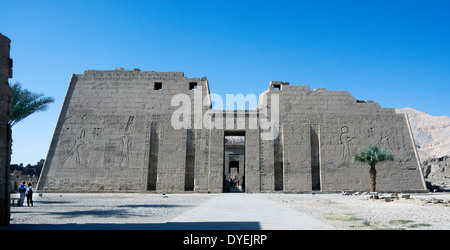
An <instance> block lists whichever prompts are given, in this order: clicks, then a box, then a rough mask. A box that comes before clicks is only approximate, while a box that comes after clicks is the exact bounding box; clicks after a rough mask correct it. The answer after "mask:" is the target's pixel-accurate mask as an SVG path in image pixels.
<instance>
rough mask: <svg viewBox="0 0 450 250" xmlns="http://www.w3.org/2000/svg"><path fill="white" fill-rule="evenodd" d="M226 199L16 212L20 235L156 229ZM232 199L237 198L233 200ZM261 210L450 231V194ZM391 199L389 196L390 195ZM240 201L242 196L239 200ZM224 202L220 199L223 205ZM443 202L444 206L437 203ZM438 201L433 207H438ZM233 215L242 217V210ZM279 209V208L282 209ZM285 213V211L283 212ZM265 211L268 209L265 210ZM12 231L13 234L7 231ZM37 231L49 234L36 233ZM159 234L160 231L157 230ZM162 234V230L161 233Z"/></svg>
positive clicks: (57, 200) (53, 200)
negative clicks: (110, 226) (103, 227)
mask: <svg viewBox="0 0 450 250" xmlns="http://www.w3.org/2000/svg"><path fill="white" fill-rule="evenodd" d="M220 195H223V194H168V195H167V196H168V198H164V197H163V196H162V195H161V194H148V193H144V194H127V193H108V194H99V193H96V194H86V193H83V194H76V193H70V194H68V193H62V194H58V193H44V194H43V195H42V197H41V196H39V195H38V194H36V195H35V196H34V206H33V207H31V206H30V207H28V206H27V204H26V201H25V206H24V207H12V208H11V222H10V223H11V225H12V226H16V227H15V229H20V227H22V228H26V227H27V225H28V226H32V225H43V224H45V225H80V224H86V223H97V224H99V223H103V224H105V223H106V224H107V223H114V224H115V225H118V228H120V225H121V224H128V225H131V224H135V225H136V224H143V223H147V224H152V223H155V225H157V223H160V225H163V223H166V224H167V222H170V221H171V220H173V219H175V218H177V217H179V216H181V215H186V214H188V213H187V212H189V211H191V210H193V209H194V208H197V207H199V206H200V205H204V204H209V203H210V202H208V201H211V200H212V199H213V198H216V199H214V200H218V199H217V197H218V196H220ZM227 195H231V196H228V197H233V196H232V195H233V194H227ZM246 195H248V196H247V197H253V196H256V197H255V198H257V199H255V200H261V201H263V203H262V204H270V202H272V203H276V204H279V205H281V206H283V207H287V208H290V209H295V210H296V211H298V212H299V213H301V214H303V215H306V216H309V217H311V218H314V219H317V220H318V221H320V222H321V223H326V224H328V225H331V226H332V227H334V228H335V229H350V230H374V229H406V230H414V229H421V230H449V229H450V204H449V203H448V201H449V200H450V194H449V193H433V194H431V193H428V194H411V198H410V199H398V200H394V201H391V202H386V201H384V200H374V199H369V198H368V196H367V195H352V196H342V195H341V194H315V195H313V194H281V193H272V194H246ZM387 196H389V195H387ZM236 197H238V196H236ZM219 200H220V199H219ZM438 200H441V201H443V203H437V204H434V203H436V201H438ZM433 201H434V202H433ZM232 205H233V206H236V208H235V209H234V210H233V212H234V213H239V211H240V210H239V209H243V210H242V211H244V210H245V209H246V208H245V206H241V207H239V204H232ZM278 207H279V206H278ZM280 210H281V209H280ZM261 211H264V209H261ZM5 229H8V228H5ZM35 229H46V228H42V227H41V228H39V227H36V228H35ZM153 229H155V228H153ZM156 229H157V228H156Z"/></svg>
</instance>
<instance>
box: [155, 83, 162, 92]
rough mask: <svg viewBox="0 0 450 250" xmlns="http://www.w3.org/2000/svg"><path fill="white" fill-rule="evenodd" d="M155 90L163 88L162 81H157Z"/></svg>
mask: <svg viewBox="0 0 450 250" xmlns="http://www.w3.org/2000/svg"><path fill="white" fill-rule="evenodd" d="M154 89H155V90H162V82H155V88H154Z"/></svg>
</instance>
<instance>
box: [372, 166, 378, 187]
mask: <svg viewBox="0 0 450 250" xmlns="http://www.w3.org/2000/svg"><path fill="white" fill-rule="evenodd" d="M376 179H377V170H376V169H375V165H373V166H372V165H371V166H370V192H376V191H375V190H376V185H377V182H376Z"/></svg>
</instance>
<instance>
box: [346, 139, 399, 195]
mask: <svg viewBox="0 0 450 250" xmlns="http://www.w3.org/2000/svg"><path fill="white" fill-rule="evenodd" d="M385 161H394V155H393V154H391V153H389V152H387V151H386V149H381V148H379V147H377V146H369V148H368V149H366V150H364V151H363V152H361V153H359V154H357V155H355V156H353V158H352V162H362V163H368V164H369V165H370V192H375V190H376V185H377V183H376V178H377V170H376V169H375V166H376V165H377V164H378V163H380V162H385Z"/></svg>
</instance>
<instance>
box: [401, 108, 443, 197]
mask: <svg viewBox="0 0 450 250" xmlns="http://www.w3.org/2000/svg"><path fill="white" fill-rule="evenodd" d="M396 112H397V113H399V114H405V113H406V114H407V115H408V117H409V121H410V124H411V130H412V132H413V136H414V140H415V143H416V147H417V151H418V153H419V157H420V160H421V161H422V168H423V172H424V173H423V174H424V177H425V181H426V182H427V184H428V185H429V186H436V187H440V188H441V189H444V190H450V117H448V116H439V117H436V116H431V115H429V114H427V113H424V112H420V111H417V110H414V109H412V108H403V109H397V110H396Z"/></svg>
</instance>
